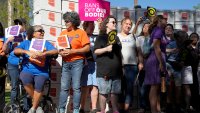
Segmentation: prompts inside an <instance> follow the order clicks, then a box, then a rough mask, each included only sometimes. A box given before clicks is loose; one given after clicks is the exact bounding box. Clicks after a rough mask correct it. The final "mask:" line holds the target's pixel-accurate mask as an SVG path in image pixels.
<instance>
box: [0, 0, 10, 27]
mask: <svg viewBox="0 0 200 113" xmlns="http://www.w3.org/2000/svg"><path fill="white" fill-rule="evenodd" d="M7 6H8V5H7V2H6V0H0V22H1V23H2V25H3V27H4V28H6V27H8V11H7V9H8V7H7Z"/></svg>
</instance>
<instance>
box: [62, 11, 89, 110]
mask: <svg viewBox="0 0 200 113" xmlns="http://www.w3.org/2000/svg"><path fill="white" fill-rule="evenodd" d="M63 19H64V21H65V26H66V30H64V31H62V32H61V34H60V36H62V35H67V37H68V40H69V44H70V46H71V48H70V49H63V50H59V51H60V52H59V54H60V55H61V56H62V58H63V66H62V76H61V91H60V98H59V111H60V113H65V106H66V103H67V97H68V95H69V89H70V86H71V85H70V83H72V89H73V113H79V106H80V99H81V91H80V88H81V86H80V83H81V82H80V80H81V74H82V69H83V63H84V62H83V61H84V59H85V56H84V54H85V53H87V52H89V50H90V42H89V38H88V36H87V34H86V32H85V31H84V30H82V29H79V28H78V26H79V25H80V18H79V15H78V13H76V12H66V13H65V14H64V15H63ZM71 80H72V81H71Z"/></svg>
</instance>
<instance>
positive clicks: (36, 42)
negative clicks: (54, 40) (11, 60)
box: [29, 39, 45, 52]
mask: <svg viewBox="0 0 200 113" xmlns="http://www.w3.org/2000/svg"><path fill="white" fill-rule="evenodd" d="M44 42H45V40H43V39H32V40H31V45H30V49H29V50H35V51H41V52H42V51H43V49H44Z"/></svg>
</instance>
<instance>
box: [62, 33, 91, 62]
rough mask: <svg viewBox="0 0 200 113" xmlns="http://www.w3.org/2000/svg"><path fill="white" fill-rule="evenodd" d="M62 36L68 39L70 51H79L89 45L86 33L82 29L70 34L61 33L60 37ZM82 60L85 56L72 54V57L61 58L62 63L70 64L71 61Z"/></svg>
mask: <svg viewBox="0 0 200 113" xmlns="http://www.w3.org/2000/svg"><path fill="white" fill-rule="evenodd" d="M62 35H67V37H68V39H69V43H70V45H71V49H80V48H83V47H84V46H85V45H87V44H89V43H90V40H89V38H88V36H87V34H86V32H85V31H84V30H82V29H77V30H74V31H70V32H68V31H67V30H64V31H62V32H61V34H60V36H62ZM84 58H85V56H84V55H83V54H72V55H68V56H66V57H63V61H65V62H72V61H75V60H79V59H84Z"/></svg>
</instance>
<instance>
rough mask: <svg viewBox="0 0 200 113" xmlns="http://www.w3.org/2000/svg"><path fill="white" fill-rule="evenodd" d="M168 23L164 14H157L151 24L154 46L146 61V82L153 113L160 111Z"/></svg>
mask: <svg viewBox="0 0 200 113" xmlns="http://www.w3.org/2000/svg"><path fill="white" fill-rule="evenodd" d="M166 24H167V21H166V19H165V18H164V17H163V16H162V15H157V16H156V17H155V18H154V19H153V21H152V23H151V24H150V26H149V33H150V42H149V43H150V45H152V46H153V48H152V49H151V52H150V55H149V57H148V59H147V61H146V66H145V79H144V83H145V84H146V85H150V86H151V88H150V93H149V100H150V106H151V112H152V113H159V112H160V111H161V109H160V95H159V93H160V90H159V89H160V83H161V73H163V72H164V73H166V69H165V67H166V66H165V64H166V61H165V55H166V45H167V41H166V38H165V37H164V28H165V26H166Z"/></svg>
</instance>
